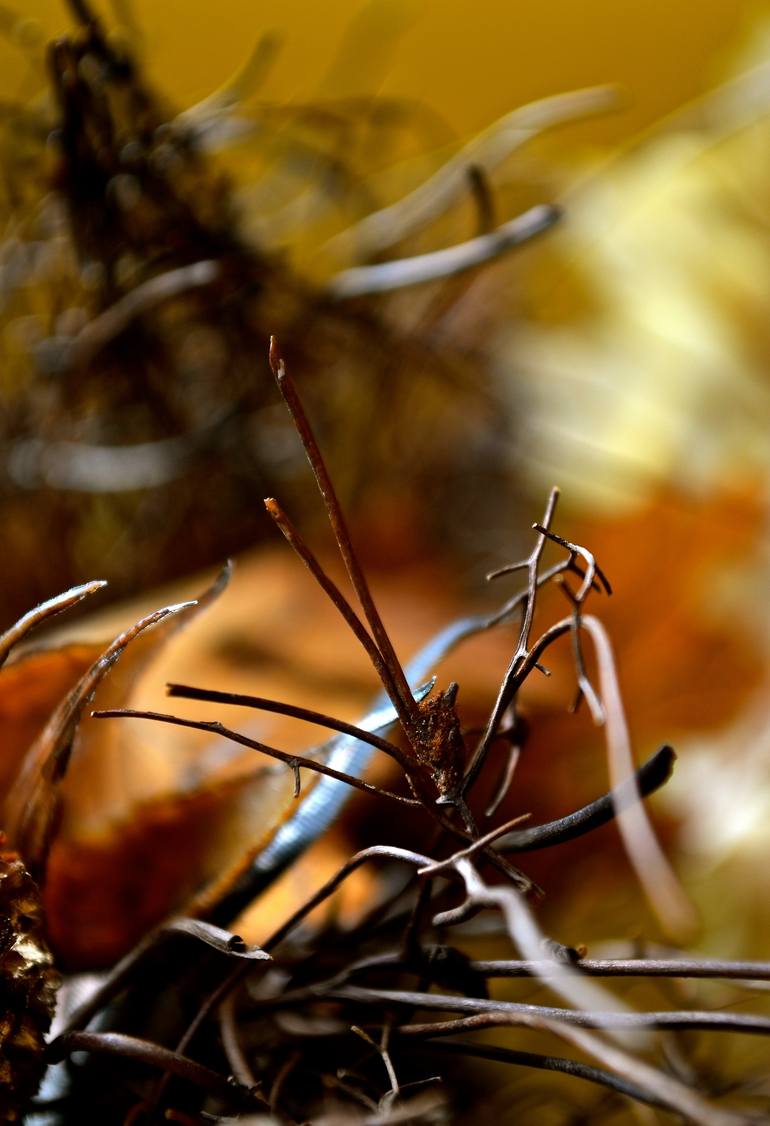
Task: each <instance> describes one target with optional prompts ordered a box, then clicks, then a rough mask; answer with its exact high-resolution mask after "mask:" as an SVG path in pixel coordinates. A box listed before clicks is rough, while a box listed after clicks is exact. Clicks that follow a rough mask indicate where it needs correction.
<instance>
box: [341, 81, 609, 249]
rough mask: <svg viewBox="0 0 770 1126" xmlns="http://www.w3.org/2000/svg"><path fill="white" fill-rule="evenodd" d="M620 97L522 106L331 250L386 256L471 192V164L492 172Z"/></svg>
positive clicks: (601, 89)
mask: <svg viewBox="0 0 770 1126" xmlns="http://www.w3.org/2000/svg"><path fill="white" fill-rule="evenodd" d="M615 101H616V93H615V91H614V90H613V88H612V87H609V86H595V87H593V88H589V89H585V90H575V91H572V92H571V93H568V94H559V95H556V96H555V97H552V98H544V99H542V101H538V102H532V103H531V104H530V105H527V106H521V107H520V108H518V109H516V110H514V111H513V112H512V113H509V114H506V115H505V116H504V117H502V118H500V120H499V121H496V122H494V124H492V125H491V126H490V127H489V128H488V129H485V130H484V132H483V133H480V134H479V135H478V136H477V137H474V138H473V140H472V141H471V142H470V143H469V144H468V145H466V146H465V147H464V148H462V149H461V150H460V151H459V152H458V153H456V154H455V155H454V156H452V157H451V158H450V159H449V160H448V161H447V162H446V164H444V165H443V167H441V168H440V169H439V170H438V172H436V173H434V174H433V176H431V177H430V178H429V179H427V180H426V181H425V182H424V183H422V184H420V185H419V187H417V188H415V190H414V191H412V192H410V193H409V195H406V196H404V197H403V199H400V200H398V202H396V203H394V204H391V205H390V206H389V207H385V208H382V209H381V210H380V211H375V212H372V214H370V215H367V216H366V218H365V219H362V220H361V221H360V222H359V223H357V224H356V225H355V226H354V227H351V228H350V229H348V230H347V231H343V232H342V233H341V234H339V235H336V236H335V237H334V239H333V240H332V242H331V244H330V248H332V249H334V250H335V251H337V252H338V253H339V252H341V251H342V252H348V253H350V251H351V250H352V252H353V254H354V256H355V258H356V259H357V260H358V261H367V260H368V259H370V258H372V257H373V256H375V255H378V254H381V253H382V252H383V251H384V250H387V249H388V248H389V247H391V246H394V245H395V244H396V243H398V242H401V241H402V240H403V239H405V238H407V237H408V236H409V235H410V234H412V233H414V232H415V231H417V230H420V229H422V228H424V227H425V226H427V225H428V224H429V223H431V222H433V220H434V219H436V218H438V217H439V216H440V215H441V214H443V213H444V212H445V211H446V210H447V209H448V208H449V207H451V206H452V204H453V203H454V202H455V201H456V200H457V199H459V198H461V197H462V196H463V194H464V193H465V192H466V191H467V184H468V168H469V167H475V168H478V169H481V170H482V171H483V172H485V173H489V172H490V171H492V170H494V168H495V167H497V165H498V164H500V163H501V162H502V161H503V160H505V159H506V158H507V157H508V156H510V154H511V153H512V152H513V151H514V149H516V148H517V147H518V146H519V145H521V144H524V143H525V142H526V141H528V140H529V139H530V138H531V137H533V136H536V135H537V134H538V133H540V132H542V131H543V130H544V129H549V128H551V127H552V126H554V125H560V124H562V123H563V122H567V121H570V120H575V119H576V118H580V117H584V116H586V115H588V114H593V113H604V112H606V111H607V110H609V109H610V108H611V107H612V106H613V104H614V103H615Z"/></svg>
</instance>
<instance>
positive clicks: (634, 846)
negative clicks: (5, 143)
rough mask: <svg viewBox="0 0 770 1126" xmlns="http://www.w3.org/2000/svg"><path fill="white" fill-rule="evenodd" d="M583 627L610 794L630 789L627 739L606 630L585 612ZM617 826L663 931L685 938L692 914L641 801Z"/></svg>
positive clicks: (628, 809) (621, 814)
mask: <svg viewBox="0 0 770 1126" xmlns="http://www.w3.org/2000/svg"><path fill="white" fill-rule="evenodd" d="M582 627H583V629H585V630H586V631H587V632H588V633H589V634H590V636H591V639H592V641H593V643H594V649H595V651H596V657H597V663H598V667H599V681H600V685H601V697H602V703H603V705H604V710H605V713H606V717H607V722H606V733H607V757H608V763H609V774H610V784H611V785H612V788H613V790H617V789H618V788H619V787H620V786H621V785H623V786H628V785H631V786H634V785H635V782H634V781H633V779H634V762H633V755H632V752H631V740H630V737H629V733H628V725H627V723H626V716H625V710H624V708H623V700H622V698H621V695H620V688H619V685H618V678H617V672H616V669H615V659H614V656H613V652H612V644H611V642H610V639H609V636H608V634H607V631H606V630H605V628H604V626H603V625H602V623H601V622H600V621H599V619H598V618H596V617H594V616H593V615H591V614H586V615H584V616H583V618H582ZM618 827H619V829H620V833H621V836H622V837H623V841H624V844H625V846H626V851H627V852H628V856H629V859H630V860H631V863H632V864H633V866H634V870H635V872H636V877H637V879H638V880H639V883H640V884H641V886H642V888H643V889H644V892H645V894H646V896H647V898H648V900H649V902H650V904H651V905H652V907H653V909H654V910H655V913H656V915H657V916H658V918H659V919H660V921H661V923H662V924H663V926H664V927H666V929H667V930H669V931H670V932H672V933H673V934H675V935H680V936H686V935H688V934H691V933H692V932H693V930H694V928H695V922H696V920H695V915H694V911H693V908H692V905H691V904H690V902H689V900H688V899H687V897H686V895H685V894H684V891H683V890H682V887H681V885H680V883H679V881H678V880H677V878H676V876H675V875H674V873H673V871H672V869H671V866H670V865H669V863H668V861H667V860H666V858H665V856H664V855H663V852H662V850H661V848H660V845H659V844H658V841H657V838H656V836H655V833H654V831H653V829H652V826H651V825H650V822H649V819H648V817H647V814H646V811H645V810H644V807H643V806H642V804H641V802H635V803H633V804H631V805H628V806H627V807H626V808H625V809H624V810H622V811H620V812H619V815H618Z"/></svg>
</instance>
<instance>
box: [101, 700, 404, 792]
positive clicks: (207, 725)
mask: <svg viewBox="0 0 770 1126" xmlns="http://www.w3.org/2000/svg"><path fill="white" fill-rule="evenodd" d="M91 714H92V715H93V717H94V719H150V720H154V721H155V722H157V723H169V724H171V725H173V726H176V727H189V728H191V729H193V730H195V731H208V732H210V733H211V734H212V735H221V736H222V737H223V738H224V739H229V740H230V741H231V742H233V743H240V744H241V746H243V747H248V748H249V749H250V750H253V751H258V752H259V753H260V754H262V755H266V756H267V757H268V758H274V759H277V760H278V762H284V763H286V765H287V766H288V767H290V769H291V770H293V771H294V774H295V779H298V777H299V771H300V770H310V771H313V772H314V773H316V774H324V775H325V776H326V777H327V778H334V779H336V780H337V781H338V782H344V783H345V784H346V785H347V786H352V787H353V788H354V789H356V790H363V792H364V793H365V794H377V795H378V796H379V797H381V798H389V799H390V800H391V801H395V802H399V803H400V804H401V805H411V806H422V802H420V801H418V800H417V799H416V798H408V797H405V796H404V795H403V794H395V793H393V792H392V791H391V790H384V789H382V788H381V787H380V786H375V785H373V784H372V783H371V782H364V781H363V779H361V778H357V777H356V776H355V775H353V774H345V773H344V772H343V771H341V770H335V769H334V767H331V766H327V765H326V764H325V763H323V762H316V761H315V759H310V758H305V757H303V756H302V755H293V754H289V752H288V751H279V750H278V748H277V747H270V746H268V745H267V743H260V742H259V740H257V739H250V738H249V737H248V736H247V735H242V734H241V733H240V732H239V731H233V730H232V728H230V727H225V725H224V724H223V723H219V722H218V721H217V720H212V721H208V720H198V719H184V718H183V717H182V716H176V715H166V714H165V713H164V712H150V711H142V710H140V709H135V708H106V709H105V710H104V711H99V712H92V713H91ZM364 734H365V733H364V732H362V734H361V736H360V737H361V738H362V737H363V735H364ZM357 737H359V736H357ZM295 796H296V797H298V796H299V792H298V790H297V791H296V792H295Z"/></svg>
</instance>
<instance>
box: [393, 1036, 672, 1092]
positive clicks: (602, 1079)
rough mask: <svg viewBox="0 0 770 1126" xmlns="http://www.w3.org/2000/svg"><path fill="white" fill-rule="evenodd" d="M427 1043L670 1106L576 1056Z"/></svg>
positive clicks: (453, 1042) (436, 1048)
mask: <svg viewBox="0 0 770 1126" xmlns="http://www.w3.org/2000/svg"><path fill="white" fill-rule="evenodd" d="M406 1027H409V1026H406ZM413 1027H414V1026H413ZM417 1027H419V1026H417ZM412 1039H421V1037H410V1040H412ZM426 1044H429V1045H430V1049H431V1051H438V1052H447V1053H449V1054H451V1055H460V1056H468V1057H470V1058H471V1059H474V1058H475V1059H481V1060H495V1061H497V1062H499V1063H507V1064H513V1065H518V1066H520V1067H531V1068H535V1069H537V1070H542V1071H558V1072H561V1073H562V1074H563V1075H572V1076H573V1077H574V1078H576V1079H585V1080H587V1081H588V1082H589V1083H596V1084H598V1085H599V1086H601V1087H607V1088H608V1089H609V1090H611V1091H617V1092H618V1094H621V1095H626V1096H627V1097H628V1098H629V1099H635V1100H636V1101H637V1102H640V1103H646V1104H647V1105H648V1106H654V1107H658V1108H660V1109H661V1110H670V1109H671V1107H670V1104H669V1103H667V1102H666V1101H665V1099H662V1098H660V1097H659V1096H658V1095H656V1094H655V1093H654V1092H652V1091H650V1090H647V1089H646V1088H645V1087H640V1086H639V1085H638V1084H636V1083H631V1082H630V1081H629V1080H627V1079H624V1078H622V1076H619V1075H613V1073H612V1072H611V1071H605V1070H604V1069H603V1068H600V1067H593V1066H592V1065H591V1064H587V1063H581V1062H580V1061H579V1060H572V1059H565V1058H564V1057H563V1056H546V1055H542V1054H541V1053H539V1052H523V1051H519V1050H517V1049H514V1048H500V1047H497V1046H495V1045H493V1044H473V1043H471V1042H470V1041H469V1040H462V1041H458V1040H447V1041H443V1040H437V1039H428V1038H427V1037H426Z"/></svg>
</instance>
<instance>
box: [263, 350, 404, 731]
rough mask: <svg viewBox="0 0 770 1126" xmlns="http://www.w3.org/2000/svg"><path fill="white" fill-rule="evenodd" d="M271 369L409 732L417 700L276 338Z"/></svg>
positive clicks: (394, 700) (395, 704)
mask: <svg viewBox="0 0 770 1126" xmlns="http://www.w3.org/2000/svg"><path fill="white" fill-rule="evenodd" d="M270 366H271V368H272V370H273V374H274V376H275V379H276V383H277V384H278V389H279V391H280V392H281V395H282V396H283V400H284V402H285V403H286V406H287V407H288V409H289V413H290V414H291V417H292V420H293V422H294V425H295V427H296V430H297V433H298V435H299V437H300V440H301V442H302V445H303V447H304V450H305V454H306V455H307V459H308V461H309V462H310V468H311V469H312V471H313V476H314V477H315V479H316V484H317V485H318V490H319V492H320V493H321V497H322V499H323V502H324V505H325V506H326V512H327V514H328V517H329V523H330V524H331V527H332V531H333V532H334V538H335V539H336V541H337V545H338V547H339V550H340V555H341V556H342V560H343V562H344V564H345V569H346V570H347V572H348V576H349V578H350V581H351V583H352V585H353V589H354V590H355V592H356V595H357V597H358V600H359V602H360V603H361V608H362V610H363V612H364V617H365V618H366V620H367V622H368V623H369V628H370V629H371V631H372V636H373V638H374V641H375V644H376V646H377V648H378V650H379V652H380V654H381V656H382V661H383V662H384V664H385V666H386V667H387V670H388V673H389V679H391V680H392V681H393V682H394V685H395V693H396V698H395V699H393V706H394V707H396V706H397V701H398V702H399V703H400V705H401V711H403V713H404V715H405V716H406V717H407V724H406V726H407V730H409V727H410V726H414V723H415V722H416V719H417V713H416V710H415V703H414V699H413V698H412V693H411V690H410V688H409V684H408V682H407V679H406V676H405V675H404V671H403V669H402V668H401V662H400V661H399V659H398V657H397V655H396V651H395V649H394V648H393V644H392V642H391V640H390V637H389V636H388V632H387V630H386V629H385V626H384V624H383V622H382V619H381V617H380V614H379V611H378V610H377V607H376V605H375V603H374V599H373V598H372V594H371V591H370V590H369V584H368V582H367V580H366V576H365V575H364V573H363V570H362V569H361V565H360V563H359V562H358V557H357V555H356V553H355V551H354V549H353V544H352V541H351V538H350V533H349V531H348V527H347V523H346V521H345V517H344V516H343V514H342V508H341V506H340V503H339V500H338V499H337V494H336V491H335V489H334V486H333V484H332V481H331V477H330V476H329V471H328V470H327V468H326V465H325V463H324V460H323V457H322V456H321V451H320V449H319V447H318V443H317V441H316V438H315V435H314V433H313V430H312V427H311V426H310V422H309V421H308V418H307V415H306V414H305V409H304V407H303V406H302V402H301V400H300V398H299V395H298V394H297V389H296V387H295V386H294V382H293V380H292V379H291V376H290V375H289V373H288V372H287V370H286V365H285V364H284V362H283V359H282V358H281V355H280V353H279V350H278V342H277V340H276V339H275V337H274V336H273V337H271V339H270Z"/></svg>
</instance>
